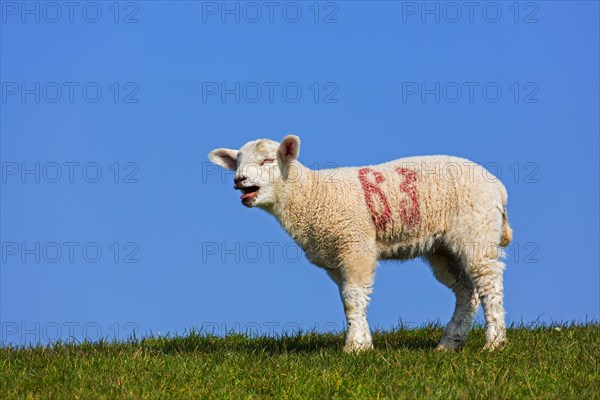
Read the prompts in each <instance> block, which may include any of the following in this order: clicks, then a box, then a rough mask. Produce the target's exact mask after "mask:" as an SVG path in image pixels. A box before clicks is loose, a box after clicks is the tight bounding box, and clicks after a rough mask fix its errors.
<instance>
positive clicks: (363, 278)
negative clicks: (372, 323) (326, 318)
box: [329, 265, 373, 352]
mask: <svg viewBox="0 0 600 400" xmlns="http://www.w3.org/2000/svg"><path fill="white" fill-rule="evenodd" d="M364 267H365V266H363V268H364ZM329 276H331V278H332V279H333V280H334V281H335V282H336V283H337V284H338V287H339V290H340V297H341V298H342V302H343V304H344V312H345V314H346V321H347V323H348V332H347V334H346V344H345V346H344V351H346V352H356V351H362V350H368V349H372V348H373V341H372V339H371V332H370V329H369V323H368V322H367V306H368V305H369V301H370V300H371V299H370V294H371V292H372V287H373V267H372V266H371V265H369V266H368V269H359V270H356V269H344V270H342V271H340V270H334V271H330V272H329Z"/></svg>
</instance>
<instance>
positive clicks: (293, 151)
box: [277, 135, 300, 163]
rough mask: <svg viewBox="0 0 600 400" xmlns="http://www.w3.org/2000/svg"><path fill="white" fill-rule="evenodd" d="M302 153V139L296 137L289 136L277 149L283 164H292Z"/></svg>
mask: <svg viewBox="0 0 600 400" xmlns="http://www.w3.org/2000/svg"><path fill="white" fill-rule="evenodd" d="M298 153H300V138H299V137H298V136H296V135H287V136H286V137H284V138H283V140H282V141H281V144H280V145H279V148H278V149H277V157H279V159H280V160H281V161H283V163H290V162H292V161H294V160H296V159H297V158H298Z"/></svg>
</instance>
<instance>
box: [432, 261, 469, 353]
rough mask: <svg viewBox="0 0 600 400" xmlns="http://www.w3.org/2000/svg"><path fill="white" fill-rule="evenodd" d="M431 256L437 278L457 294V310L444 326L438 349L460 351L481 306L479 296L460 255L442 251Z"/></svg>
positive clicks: (455, 308)
mask: <svg viewBox="0 0 600 400" xmlns="http://www.w3.org/2000/svg"><path fill="white" fill-rule="evenodd" d="M427 259H428V261H429V263H430V265H431V268H432V270H433V274H434V276H435V277H436V278H437V280H438V281H440V282H441V283H443V284H444V285H446V286H447V287H449V288H450V289H452V291H453V292H454V295H455V296H456V303H455V306H454V313H453V314H452V318H451V319H450V322H448V325H446V328H445V329H444V334H443V336H442V339H441V340H440V343H439V344H438V346H437V347H436V350H438V351H444V350H459V349H461V348H462V346H463V345H464V343H465V340H466V339H467V335H468V334H469V330H470V329H471V325H472V324H473V318H474V317H475V313H476V312H477V309H478V308H479V297H478V295H477V292H476V290H475V287H474V285H473V283H472V282H471V280H470V279H469V278H468V276H467V274H466V273H465V270H464V268H463V266H462V265H461V264H460V261H458V258H457V257H454V256H452V255H451V254H449V253H445V252H438V253H435V254H432V255H430V256H428V257H427Z"/></svg>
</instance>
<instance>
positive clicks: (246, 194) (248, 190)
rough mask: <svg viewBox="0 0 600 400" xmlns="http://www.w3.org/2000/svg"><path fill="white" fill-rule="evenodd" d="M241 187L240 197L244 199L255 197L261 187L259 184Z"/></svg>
mask: <svg viewBox="0 0 600 400" xmlns="http://www.w3.org/2000/svg"><path fill="white" fill-rule="evenodd" d="M241 189H242V195H241V196H240V199H242V201H247V200H250V199H253V198H254V197H255V196H256V195H257V194H258V189H260V188H259V187H258V186H248V187H244V188H241Z"/></svg>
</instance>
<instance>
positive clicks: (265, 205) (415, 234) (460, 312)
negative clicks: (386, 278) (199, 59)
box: [209, 135, 512, 351]
mask: <svg viewBox="0 0 600 400" xmlns="http://www.w3.org/2000/svg"><path fill="white" fill-rule="evenodd" d="M299 150H300V139H299V138H298V137H297V136H294V135H289V136H286V137H285V138H284V139H283V141H282V142H281V144H280V143H277V142H275V141H273V140H269V139H259V140H255V141H252V142H249V143H246V144H245V145H244V146H242V148H241V149H240V150H230V149H216V150H213V151H212V152H211V153H210V154H209V158H210V160H211V161H212V162H213V163H215V164H217V165H220V166H222V167H224V168H226V169H229V170H235V171H236V174H235V178H234V182H235V184H234V188H235V189H240V190H241V191H242V196H241V199H242V203H243V204H244V205H245V206H247V207H259V208H262V209H264V210H265V211H267V212H269V213H270V214H273V215H274V216H275V218H277V220H278V221H279V222H280V224H281V225H282V226H283V228H284V229H285V230H286V231H287V232H288V234H289V235H290V236H291V237H292V238H293V239H294V240H295V241H296V242H297V243H298V245H299V246H300V247H302V249H303V250H304V251H305V253H306V256H307V258H308V259H309V260H310V261H311V262H312V263H314V264H316V265H317V266H319V267H322V268H324V269H325V270H326V271H327V273H328V274H329V276H330V277H331V279H333V281H334V282H335V283H336V284H337V285H338V287H339V291H340V296H341V298H342V302H343V304H344V310H345V314H346V319H347V322H348V332H347V336H346V345H345V347H344V350H345V351H358V350H364V349H370V348H372V347H373V344H372V340H371V333H370V331H369V325H368V322H367V318H366V309H367V305H368V303H369V299H370V298H369V296H370V294H371V291H372V286H373V279H374V273H375V267H376V264H377V261H378V260H386V259H398V260H407V259H411V258H414V257H418V256H422V257H424V258H425V259H426V260H427V261H428V262H429V264H430V265H431V268H432V270H433V273H434V275H435V277H436V278H437V279H438V280H439V281H440V282H442V283H443V284H444V285H446V286H448V287H449V288H450V289H452V291H453V292H454V294H455V295H456V305H455V310H454V314H453V315H452V318H451V320H450V322H449V323H448V325H447V326H446V329H445V331H444V334H443V337H442V339H441V341H440V343H439V345H438V346H437V348H436V349H437V350H458V349H460V348H461V347H462V346H463V344H464V342H465V339H466V337H467V334H468V332H469V330H470V328H471V325H472V322H473V317H474V315H475V312H476V311H477V309H478V307H479V302H480V300H481V303H482V304H483V310H484V314H485V322H486V333H485V340H486V345H485V348H486V349H490V350H492V349H495V348H499V347H502V346H504V345H505V343H506V328H505V321H504V306H503V300H502V296H503V283H502V276H503V270H504V263H503V262H502V261H500V258H501V256H502V255H503V251H502V250H501V249H500V247H506V246H507V245H508V244H509V243H510V241H511V240H512V231H511V228H510V227H509V225H508V221H507V214H506V201H507V193H506V189H505V188H504V186H503V185H502V183H500V181H499V180H497V179H495V178H494V177H493V176H492V175H491V174H490V173H489V172H487V171H486V170H485V169H484V168H483V167H481V166H479V165H477V164H475V163H473V162H471V161H468V160H466V159H463V158H457V157H450V156H423V157H410V158H401V159H398V160H395V161H391V162H387V163H384V164H379V165H374V166H367V167H352V168H336V169H329V170H311V169H308V168H307V167H305V166H303V165H302V164H300V162H298V161H297V158H298V153H299Z"/></svg>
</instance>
